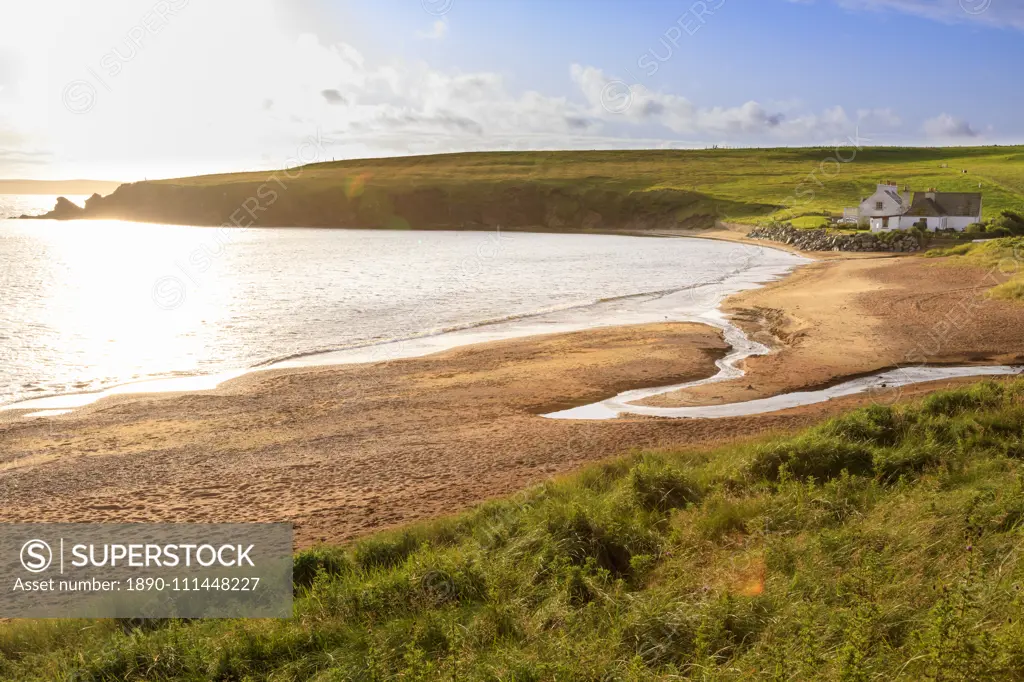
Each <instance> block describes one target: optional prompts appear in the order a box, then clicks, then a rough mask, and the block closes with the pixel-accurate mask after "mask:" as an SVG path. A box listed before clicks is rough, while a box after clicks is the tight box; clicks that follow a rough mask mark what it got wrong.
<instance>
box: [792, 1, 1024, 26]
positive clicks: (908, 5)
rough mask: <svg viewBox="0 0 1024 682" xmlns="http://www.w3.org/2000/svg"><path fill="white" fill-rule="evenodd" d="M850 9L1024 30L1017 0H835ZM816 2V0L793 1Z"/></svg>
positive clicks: (1022, 11) (1022, 7)
mask: <svg viewBox="0 0 1024 682" xmlns="http://www.w3.org/2000/svg"><path fill="white" fill-rule="evenodd" d="M832 1H833V2H835V4H837V5H839V6H840V7H844V8H846V9H850V10H868V11H875V12H899V13H901V14H910V15H914V16H919V17H923V18H926V19H932V20H935V21H941V22H944V23H978V24H984V25H988V26H993V27H1000V28H1006V27H1012V28H1017V29H1024V6H1022V5H1021V3H1020V2H1016V1H1015V0H832ZM790 2H795V3H798V4H812V3H813V2H814V0H790Z"/></svg>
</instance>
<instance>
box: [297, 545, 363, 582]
mask: <svg viewBox="0 0 1024 682" xmlns="http://www.w3.org/2000/svg"><path fill="white" fill-rule="evenodd" d="M351 568H352V563H351V562H350V561H349V559H348V557H347V556H345V553H344V552H343V551H342V550H341V549H340V548H338V547H324V546H317V547H314V548H312V549H307V550H304V551H302V552H299V553H298V554H296V555H295V563H294V564H293V566H292V583H293V584H294V585H295V586H296V587H309V586H311V585H312V584H313V580H315V579H316V576H317V574H318V573H320V572H323V573H326V574H327V575H342V574H343V573H347V572H348V571H349V570H351Z"/></svg>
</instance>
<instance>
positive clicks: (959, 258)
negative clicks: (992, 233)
mask: <svg viewBox="0 0 1024 682" xmlns="http://www.w3.org/2000/svg"><path fill="white" fill-rule="evenodd" d="M925 256H926V257H929V258H943V257H950V262H951V263H966V264H969V265H975V266H978V267H981V268H986V269H987V270H989V271H991V272H992V273H993V274H998V275H1010V279H1009V280H1007V281H1006V282H1003V283H1001V284H997V285H996V286H994V287H992V288H991V289H989V290H988V293H987V295H988V296H990V297H992V298H998V299H1004V300H1012V301H1024V237H1003V238H1001V239H990V240H987V241H984V242H978V243H970V244H960V245H957V246H953V247H950V248H946V249H932V250H931V251H928V252H927V253H926V254H925Z"/></svg>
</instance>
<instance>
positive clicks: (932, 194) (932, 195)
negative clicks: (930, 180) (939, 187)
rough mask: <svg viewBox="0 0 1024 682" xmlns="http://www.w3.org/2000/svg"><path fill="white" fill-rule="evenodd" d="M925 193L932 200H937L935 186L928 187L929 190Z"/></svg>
mask: <svg viewBox="0 0 1024 682" xmlns="http://www.w3.org/2000/svg"><path fill="white" fill-rule="evenodd" d="M924 195H925V196H926V197H927V198H929V199H931V200H932V201H935V188H934V187H929V188H928V191H927V192H925V194H924Z"/></svg>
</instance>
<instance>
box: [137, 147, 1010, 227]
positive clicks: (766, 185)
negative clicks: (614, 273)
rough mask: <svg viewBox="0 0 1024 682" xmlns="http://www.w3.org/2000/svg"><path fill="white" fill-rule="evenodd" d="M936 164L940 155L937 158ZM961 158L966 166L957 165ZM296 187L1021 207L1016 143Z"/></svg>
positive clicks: (603, 157) (357, 175)
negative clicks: (892, 189) (876, 197)
mask: <svg viewBox="0 0 1024 682" xmlns="http://www.w3.org/2000/svg"><path fill="white" fill-rule="evenodd" d="M943 166H945V167H943ZM963 170H967V171H968V172H967V174H964V173H963V172H962V171H963ZM291 173H292V175H293V176H294V175H299V177H298V178H297V179H296V180H295V181H289V180H287V179H285V178H283V176H282V175H281V174H280V173H279V174H278V176H279V177H281V178H282V180H283V181H284V182H287V183H289V184H290V185H293V186H295V187H300V188H301V189H300V191H302V192H309V193H317V192H320V191H324V190H330V189H334V188H338V189H343V190H345V191H346V192H348V193H358V192H361V191H364V190H366V189H379V190H382V191H384V192H403V191H413V190H421V189H440V190H455V189H457V190H459V191H468V192H472V191H473V189H474V188H476V189H478V190H479V191H481V192H482V193H491V192H493V191H494V190H495V189H502V188H509V187H516V186H523V185H539V186H542V187H543V188H545V189H549V190H561V191H565V192H568V193H572V194H574V195H580V194H585V193H586V192H588V191H591V190H597V191H611V192H614V193H616V194H623V193H634V192H654V191H658V190H668V191H682V192H687V193H694V194H696V195H699V196H700V197H702V200H703V203H705V204H706V205H708V206H714V207H716V209H717V211H718V213H719V217H720V218H721V219H725V220H729V219H732V220H737V221H751V220H754V219H757V218H763V217H769V216H770V217H772V218H776V219H790V218H798V217H800V216H809V215H813V214H815V213H822V212H832V213H836V212H839V211H841V210H842V209H843V208H845V207H852V206H856V205H857V204H858V203H859V201H860V200H861V199H862V198H863V197H864V196H867V195H868V194H870V193H872V192H873V191H874V186H875V184H877V183H878V182H881V181H884V180H889V181H892V182H897V183H899V184H900V185H909V186H910V187H911V188H912V189H915V190H925V189H928V188H931V187H935V188H937V189H939V190H940V191H951V192H952V191H958V192H970V191H975V192H976V191H979V187H978V184H979V183H981V188H980V191H981V192H983V194H984V213H985V216H986V217H989V216H995V215H998V213H999V212H1000V211H1002V210H1006V209H1011V210H1024V147H953V148H896V147H873V148H861V149H856V148H854V147H853V146H852V145H850V146H847V147H842V146H840V147H838V148H828V147H820V148H800V149H792V148H781V149H715V150H650V151H559V152H481V153H465V154H445V155H435V156H414V157H395V158H382V159H358V160H351V161H338V162H330V163H318V164H311V165H308V166H304V167H302V169H301V174H299V170H298V169H295V170H292V171H291ZM271 175H273V173H272V172H270V171H261V172H252V173H235V174H226V175H208V176H200V177H192V178H178V179H171V180H160V181H153V182H152V183H151V184H155V185H175V186H180V187H213V186H221V185H223V186H229V185H235V186H237V185H239V184H241V185H259V184H262V183H264V182H266V181H267V179H268V178H269V177H270V176H271Z"/></svg>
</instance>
